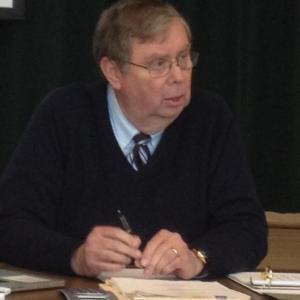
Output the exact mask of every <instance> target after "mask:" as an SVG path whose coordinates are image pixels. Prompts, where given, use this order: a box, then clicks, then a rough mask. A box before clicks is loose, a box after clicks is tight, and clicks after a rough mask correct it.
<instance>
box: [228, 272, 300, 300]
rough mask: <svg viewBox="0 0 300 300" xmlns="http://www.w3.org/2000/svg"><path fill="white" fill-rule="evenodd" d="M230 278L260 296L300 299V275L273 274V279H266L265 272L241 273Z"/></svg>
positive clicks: (231, 275)
mask: <svg viewBox="0 0 300 300" xmlns="http://www.w3.org/2000/svg"><path fill="white" fill-rule="evenodd" d="M228 277H229V278H230V279H231V280H233V281H235V282H237V283H239V284H241V285H243V286H246V287H247V288H249V289H251V290H252V291H255V292H257V293H260V294H267V295H270V296H272V297H275V298H277V299H300V273H282V272H273V273H272V278H271V279H265V278H264V273H263V272H241V273H234V274H230V275H229V276H228Z"/></svg>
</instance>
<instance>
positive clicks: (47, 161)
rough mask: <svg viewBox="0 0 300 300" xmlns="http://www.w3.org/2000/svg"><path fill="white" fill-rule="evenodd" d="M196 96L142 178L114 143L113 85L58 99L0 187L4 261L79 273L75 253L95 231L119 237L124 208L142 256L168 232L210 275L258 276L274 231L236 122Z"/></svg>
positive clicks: (38, 116) (72, 91) (30, 131)
mask: <svg viewBox="0 0 300 300" xmlns="http://www.w3.org/2000/svg"><path fill="white" fill-rule="evenodd" d="M192 95H193V96H192V99H191V103H190V105H189V106H188V107H186V108H185V109H184V111H183V112H182V113H181V114H180V116H179V117H178V118H177V119H176V120H175V121H174V122H173V123H172V124H171V125H170V126H169V127H168V128H166V130H165V131H164V133H163V136H162V138H161V141H160V143H159V144H158V146H157V149H156V151H155V152H154V154H153V155H152V157H151V158H150V160H149V162H148V164H147V166H146V167H145V168H144V170H143V171H140V172H136V171H135V170H134V169H133V168H132V166H131V165H130V164H129V162H128V161H127V159H126V157H125V156H124V154H123V153H122V151H121V149H120V147H119V145H118V143H117V141H116V139H115V136H114V134H113V130H112V127H111V124H110V121H109V115H108V110H107V101H106V85H105V84H103V83H101V82H95V83H90V84H84V83H76V84H73V85H70V86H67V87H63V88H59V89H57V90H55V91H53V92H52V93H50V94H49V95H48V96H47V97H46V98H45V99H44V100H43V101H42V103H41V104H40V105H39V107H38V108H37V110H36V111H35V113H34V115H33V117H32V119H31V121H30V123H29V125H28V127H27V129H26V130H25V132H24V135H23V137H22V139H21V141H20V143H19V146H18V147H17V149H16V151H15V153H14V155H13V158H12V160H11V162H10V164H9V165H8V167H7V169H6V171H5V172H4V174H3V176H2V180H1V185H0V244H1V247H0V260H1V261H5V262H8V263H11V264H14V265H19V266H22V267H27V268H32V269H36V270H42V271H48V272H55V273H64V274H65V273H72V270H71V268H70V257H71V255H72V253H73V252H74V251H75V249H76V248H77V247H78V246H79V245H80V244H81V243H83V242H84V240H85V238H86V236H87V235H88V233H89V232H90V231H91V229H92V228H93V227H94V226H98V225H112V226H121V224H120V222H119V220H118V215H117V210H118V209H120V210H122V212H123V213H124V214H125V215H126V217H127V219H128V221H129V222H130V224H131V227H132V229H133V232H134V233H135V234H137V235H139V236H140V237H141V239H142V241H143V246H144V245H145V243H147V241H149V239H150V238H151V237H152V236H153V235H154V234H155V233H157V232H158V231H159V230H161V229H168V230H171V231H175V232H178V233H179V234H181V235H182V237H183V239H184V240H185V241H186V242H187V243H188V245H190V246H191V247H197V248H200V249H202V250H204V251H205V252H206V253H207V255H208V257H209V263H208V266H207V269H208V272H209V273H210V274H211V275H212V276H222V275H224V274H228V273H230V272H235V271H242V270H248V269H252V268H254V267H255V265H256V264H257V263H258V262H259V261H260V260H261V259H262V258H263V256H264V255H265V252H266V236H267V234H266V232H267V229H266V223H265V218H264V214H263V210H262V207H261V205H260V204H259V201H258V200H257V196H256V191H255V185H254V182H253V178H252V176H251V172H250V170H249V167H248V165H247V162H246V158H245V154H244V151H243V147H242V145H241V139H240V135H239V132H238V130H237V127H236V125H235V122H234V118H233V115H232V113H231V112H230V110H229V108H228V106H227V105H226V103H225V101H224V100H223V99H222V98H220V97H218V96H216V95H214V94H212V93H210V92H207V91H203V90H199V89H193V92H192Z"/></svg>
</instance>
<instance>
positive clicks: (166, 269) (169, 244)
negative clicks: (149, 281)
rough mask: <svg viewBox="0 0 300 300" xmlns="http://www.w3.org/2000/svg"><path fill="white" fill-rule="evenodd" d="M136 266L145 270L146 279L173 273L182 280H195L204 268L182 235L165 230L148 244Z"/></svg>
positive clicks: (136, 261)
mask: <svg viewBox="0 0 300 300" xmlns="http://www.w3.org/2000/svg"><path fill="white" fill-rule="evenodd" d="M135 264H136V265H137V266H140V267H143V268H145V271H144V274H145V276H146V277H151V276H152V275H159V274H172V273H173V274H174V275H176V276H177V277H179V278H182V279H190V278H193V277H194V276H196V275H198V274H199V273H200V272H201V271H202V269H203V267H204V265H203V264H202V263H201V261H200V260H199V259H198V258H197V257H196V256H195V254H194V253H193V252H192V251H191V250H190V249H189V247H188V246H187V244H186V243H185V242H184V240H183V239H182V237H181V235H180V234H178V233H176V232H170V231H168V230H165V229H163V230H160V231H159V232H158V233H157V234H156V235H155V236H154V237H153V238H152V239H151V240H150V241H149V242H148V243H147V245H146V247H145V249H144V251H143V254H142V257H141V258H140V259H137V260H135Z"/></svg>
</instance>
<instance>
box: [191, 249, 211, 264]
mask: <svg viewBox="0 0 300 300" xmlns="http://www.w3.org/2000/svg"><path fill="white" fill-rule="evenodd" d="M191 250H192V252H193V254H194V255H195V257H196V258H197V259H198V260H199V261H200V262H201V264H202V265H203V266H205V265H206V264H207V260H208V259H207V255H206V253H205V252H204V251H203V250H200V249H195V248H192V249H191Z"/></svg>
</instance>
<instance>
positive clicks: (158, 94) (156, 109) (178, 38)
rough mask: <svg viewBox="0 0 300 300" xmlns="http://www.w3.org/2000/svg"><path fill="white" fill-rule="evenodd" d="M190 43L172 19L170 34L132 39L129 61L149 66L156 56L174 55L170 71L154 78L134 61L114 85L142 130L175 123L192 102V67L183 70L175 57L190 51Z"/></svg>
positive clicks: (158, 57) (119, 97)
mask: <svg viewBox="0 0 300 300" xmlns="http://www.w3.org/2000/svg"><path fill="white" fill-rule="evenodd" d="M189 47H190V44H189V40H188V37H187V34H186V30H185V28H184V26H183V24H182V23H181V22H180V20H178V19H174V21H173V22H172V23H171V25H170V27H169V29H168V31H167V34H165V35H164V36H162V35H161V36H158V37H157V38H156V39H154V40H153V41H149V42H141V41H140V40H138V39H135V40H134V41H133V43H132V55H131V58H130V61H131V62H133V63H135V64H140V65H144V66H148V65H149V64H150V63H152V62H153V61H157V59H158V60H159V59H165V58H167V59H173V64H172V67H171V69H170V72H169V73H168V74H167V75H165V76H162V77H156V78H153V77H151V75H150V74H149V71H148V70H147V69H144V68H140V67H137V66H134V65H131V64H128V65H127V66H126V67H127V70H126V71H124V72H122V73H121V75H120V80H119V84H118V85H117V87H114V86H113V87H114V89H115V92H116V95H117V99H118V101H119V104H120V106H121V109H122V111H123V112H124V114H125V115H126V117H127V118H128V119H129V121H130V122H132V123H133V124H134V125H135V126H136V127H137V128H138V129H139V130H141V131H144V132H146V133H154V132H157V131H159V130H162V129H165V128H166V127H167V126H168V125H169V124H170V123H172V122H173V121H174V120H175V119H176V118H177V117H178V115H179V114H180V113H181V112H182V110H183V109H184V107H186V106H187V105H188V104H189V102H190V97H191V74H192V70H191V69H189V70H182V69H181V68H180V67H179V66H177V64H176V62H175V61H174V58H177V57H179V56H180V55H181V56H182V55H185V54H186V53H189V52H188V50H189Z"/></svg>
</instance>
